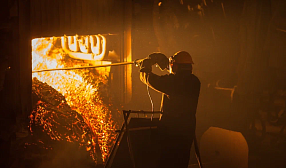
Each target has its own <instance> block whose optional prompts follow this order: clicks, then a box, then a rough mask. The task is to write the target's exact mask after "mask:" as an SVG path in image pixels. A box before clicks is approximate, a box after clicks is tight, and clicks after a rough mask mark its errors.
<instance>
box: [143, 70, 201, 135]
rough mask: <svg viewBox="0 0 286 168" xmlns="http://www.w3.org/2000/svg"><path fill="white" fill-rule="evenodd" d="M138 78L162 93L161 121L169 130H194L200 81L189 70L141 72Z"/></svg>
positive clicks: (183, 131)
mask: <svg viewBox="0 0 286 168" xmlns="http://www.w3.org/2000/svg"><path fill="white" fill-rule="evenodd" d="M140 79H141V81H142V82H143V83H145V84H147V85H148V86H150V87H151V88H153V89H154V90H156V91H158V92H161V93H163V99H162V103H161V110H162V111H163V115H162V118H161V123H162V125H163V126H164V127H165V128H166V129H167V130H168V131H169V132H171V133H174V134H181V133H182V134H186V132H189V133H191V132H194V130H195V122H196V119H195V116H196V109H197V104H198V98H199V94H200V86H201V83H200V80H199V79H198V78H197V77H196V76H195V75H194V74H192V72H191V71H181V72H178V73H176V74H168V75H163V76H158V75H156V74H153V73H152V72H151V73H145V72H141V73H140Z"/></svg>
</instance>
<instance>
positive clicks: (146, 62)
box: [139, 58, 155, 73]
mask: <svg viewBox="0 0 286 168" xmlns="http://www.w3.org/2000/svg"><path fill="white" fill-rule="evenodd" d="M154 64H155V62H154V61H153V60H151V59H149V58H145V59H143V60H142V61H141V62H140V63H139V66H140V72H146V73H150V72H151V71H152V65H154Z"/></svg>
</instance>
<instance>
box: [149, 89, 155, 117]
mask: <svg viewBox="0 0 286 168" xmlns="http://www.w3.org/2000/svg"><path fill="white" fill-rule="evenodd" d="M147 93H148V96H149V99H150V102H151V107H152V116H151V121H152V119H153V115H154V113H153V112H154V104H153V100H152V97H151V95H150V91H149V86H148V85H147Z"/></svg>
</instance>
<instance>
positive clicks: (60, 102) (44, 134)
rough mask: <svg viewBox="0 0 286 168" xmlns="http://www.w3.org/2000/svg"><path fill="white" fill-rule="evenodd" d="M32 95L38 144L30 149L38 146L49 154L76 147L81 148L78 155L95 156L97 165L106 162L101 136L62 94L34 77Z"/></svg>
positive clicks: (32, 124)
mask: <svg viewBox="0 0 286 168" xmlns="http://www.w3.org/2000/svg"><path fill="white" fill-rule="evenodd" d="M32 96H33V111H32V114H31V115H30V119H31V120H30V131H31V134H32V139H34V140H35V141H34V143H30V144H29V143H27V146H33V145H35V146H37V147H40V148H42V149H45V150H49V151H52V150H58V149H59V148H60V149H63V148H65V147H68V148H71V146H73V147H72V148H75V149H76V148H77V149H76V150H77V151H74V152H79V151H80V153H82V154H84V155H85V156H88V155H90V156H92V159H93V160H94V161H95V162H96V163H100V162H102V158H101V152H100V149H99V145H98V142H97V136H96V135H94V133H93V132H92V130H91V128H90V126H89V125H88V124H87V123H86V122H85V120H84V118H83V117H82V116H81V115H80V114H79V113H78V112H76V111H74V110H72V109H71V107H70V106H69V105H68V104H67V101H66V99H65V97H64V96H63V95H62V94H60V93H59V92H58V91H56V90H55V89H54V88H52V87H51V86H49V85H48V84H47V83H43V82H41V81H39V80H38V79H37V78H33V85H32ZM64 146H65V147H64ZM65 149H66V148H65ZM67 151H69V150H67ZM45 153H48V152H45ZM65 155H67V156H68V155H70V153H66V154H65ZM85 159H86V158H85Z"/></svg>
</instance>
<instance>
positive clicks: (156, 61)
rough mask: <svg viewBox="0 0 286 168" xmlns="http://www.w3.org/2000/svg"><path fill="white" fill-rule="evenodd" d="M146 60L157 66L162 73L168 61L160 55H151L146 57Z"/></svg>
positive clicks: (157, 53) (164, 56)
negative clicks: (148, 59)
mask: <svg viewBox="0 0 286 168" xmlns="http://www.w3.org/2000/svg"><path fill="white" fill-rule="evenodd" d="M148 58H150V59H151V60H152V61H153V62H154V64H157V65H158V66H159V68H160V69H161V70H162V71H163V70H164V69H166V68H168V66H169V59H168V58H167V57H166V55H164V54H162V53H159V52H156V53H152V54H150V55H149V56H148Z"/></svg>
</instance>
